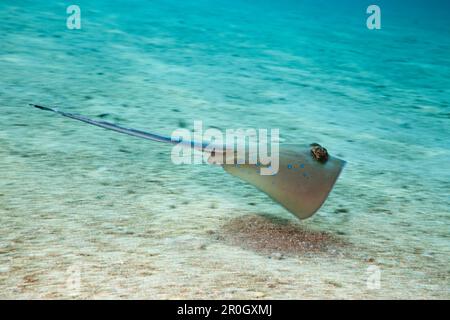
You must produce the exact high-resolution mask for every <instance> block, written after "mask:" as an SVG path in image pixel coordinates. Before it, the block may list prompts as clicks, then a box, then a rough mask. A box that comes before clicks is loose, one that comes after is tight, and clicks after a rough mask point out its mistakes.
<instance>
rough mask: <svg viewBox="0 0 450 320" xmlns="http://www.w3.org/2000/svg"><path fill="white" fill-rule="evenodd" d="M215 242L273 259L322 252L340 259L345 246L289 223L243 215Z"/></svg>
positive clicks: (332, 237)
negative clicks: (225, 243)
mask: <svg viewBox="0 0 450 320" xmlns="http://www.w3.org/2000/svg"><path fill="white" fill-rule="evenodd" d="M216 235H217V239H218V240H222V241H225V242H227V243H229V244H231V245H236V246H240V247H242V248H244V249H247V250H252V251H256V252H259V253H263V254H269V255H270V256H271V257H274V258H278V259H279V258H281V257H283V256H284V255H288V256H298V255H306V254H310V253H313V254H317V253H325V254H329V255H333V256H342V255H343V248H344V247H345V246H347V245H348V244H346V243H345V242H344V241H343V240H342V239H340V238H339V237H337V236H336V235H333V234H331V233H328V232H325V231H317V230H312V229H310V228H307V227H305V226H302V225H301V224H300V223H297V222H293V221H291V220H286V219H281V218H276V217H270V216H262V215H245V216H242V217H238V218H234V219H231V220H229V221H228V222H227V223H226V224H224V225H223V227H222V229H221V230H220V231H219V232H218V233H217V234H216Z"/></svg>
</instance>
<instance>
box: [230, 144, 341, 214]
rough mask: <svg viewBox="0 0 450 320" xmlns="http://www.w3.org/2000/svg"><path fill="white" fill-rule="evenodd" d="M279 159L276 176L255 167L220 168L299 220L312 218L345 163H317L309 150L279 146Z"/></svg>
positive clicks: (252, 165) (339, 160) (241, 165)
mask: <svg viewBox="0 0 450 320" xmlns="http://www.w3.org/2000/svg"><path fill="white" fill-rule="evenodd" d="M283 149H284V150H283ZM279 159H280V160H279V170H278V173H277V174H275V175H270V176H268V175H261V174H260V167H259V166H257V165H255V164H240V165H235V164H225V165H223V168H224V169H225V170H226V171H227V172H228V173H230V174H232V175H234V176H237V177H239V178H241V179H242V180H245V181H247V182H249V183H251V184H252V185H254V186H255V187H257V188H258V189H259V190H261V191H263V192H265V193H266V194H268V195H269V196H270V197H271V198H272V199H273V200H275V201H276V202H278V203H280V204H281V205H282V206H284V207H285V208H286V209H287V210H289V211H290V212H292V213H293V214H295V215H296V216H297V217H298V218H300V219H306V218H308V217H310V216H312V215H313V214H314V213H315V212H316V211H317V210H318V209H319V208H320V206H321V205H322V204H323V203H324V202H325V200H326V198H327V197H328V194H329V193H330V191H331V189H332V188H333V185H334V183H335V182H336V180H337V178H338V177H339V174H340V172H341V170H342V168H343V167H344V165H345V161H343V160H341V159H338V158H334V157H331V156H330V157H329V158H328V161H327V162H326V163H321V162H319V161H317V160H316V159H314V157H312V156H311V151H310V148H309V147H304V148H301V147H300V148H291V147H286V146H285V147H284V148H283V146H281V145H280V156H279Z"/></svg>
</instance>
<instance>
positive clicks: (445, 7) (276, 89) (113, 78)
mask: <svg viewBox="0 0 450 320" xmlns="http://www.w3.org/2000/svg"><path fill="white" fill-rule="evenodd" d="M70 4H72V3H66V2H63V1H58V2H53V3H44V2H36V1H21V2H20V4H19V3H18V2H16V1H2V2H1V3H0V108H1V109H0V110H1V114H0V178H1V181H0V222H1V223H0V241H1V246H0V258H1V259H2V260H1V265H2V269H0V271H1V274H0V277H1V279H2V280H3V281H1V282H0V287H1V291H2V292H3V295H4V296H5V297H21V296H22V297H23V296H29V297H36V296H40V297H42V296H43V297H61V296H62V297H65V296H66V295H65V294H64V293H55V292H60V291H58V290H56V289H55V286H58V284H59V283H60V282H61V281H62V282H64V281H63V280H61V279H62V276H61V277H60V276H58V275H54V276H48V275H46V274H42V272H43V270H46V269H49V268H50V269H55V270H58V268H60V269H61V270H65V268H67V267H68V266H70V265H71V263H72V262H73V261H79V260H80V259H81V260H83V259H84V260H83V261H85V263H87V264H90V265H97V266H103V268H108V266H111V268H113V267H112V266H114V264H111V261H119V260H120V259H122V260H123V259H129V260H130V261H128V264H129V266H133V267H129V270H141V269H144V268H145V266H140V265H139V264H138V261H139V263H143V261H147V260H146V259H150V258H149V255H148V250H154V252H153V251H152V254H153V256H152V257H153V258H152V260H151V261H150V260H149V261H147V262H148V264H147V265H146V266H147V267H148V265H149V264H151V263H153V264H154V265H153V266H152V268H153V269H152V270H155V271H154V273H153V275H152V277H153V278H152V279H153V280H152V281H150V282H149V283H148V284H147V285H146V287H145V288H146V289H145V290H147V291H145V290H144V289H143V288H141V287H138V286H137V285H136V286H134V285H133V283H128V284H124V283H119V282H117V281H118V280H117V281H116V280H115V279H118V278H120V275H118V274H115V273H114V272H115V271H114V270H116V269H111V270H110V273H111V274H108V273H102V272H101V271H95V268H91V269H90V270H91V271H90V273H89V276H91V278H89V277H88V276H86V277H87V278H89V279H91V280H92V283H95V284H97V286H98V283H105V284H104V286H105V287H102V288H101V289H98V290H99V292H100V293H98V292H97V291H96V290H94V289H92V288H91V289H89V290H88V289H85V291H83V294H84V296H86V297H93V296H94V295H96V294H98V295H99V296H100V297H103V296H107V297H110V296H114V297H117V296H120V297H130V296H131V297H133V296H134V297H145V296H146V295H145V292H147V293H148V292H153V294H154V295H155V297H162V298H167V297H171V296H172V295H173V294H172V293H173V292H178V291H177V290H176V286H175V287H174V288H173V289H170V288H169V289H168V288H164V289H162V288H161V287H160V285H161V283H164V282H168V283H171V281H172V280H173V281H174V283H175V282H176V283H179V281H180V279H179V277H180V272H182V271H181V270H184V271H183V272H186V273H187V274H188V275H196V276H198V277H200V279H203V280H204V283H207V281H206V280H205V279H204V278H202V276H201V275H203V274H208V273H209V272H211V264H206V263H207V262H208V261H209V262H211V261H213V260H214V259H217V258H213V257H215V256H216V255H215V254H214V252H221V256H223V257H232V256H233V255H234V254H235V252H236V250H238V249H236V248H235V247H230V246H226V245H225V244H220V243H219V244H215V246H216V247H214V248H213V249H211V250H213V251H211V252H210V251H207V252H206V256H204V255H205V253H199V252H198V251H199V250H190V251H189V252H185V251H177V250H182V249H180V247H183V246H184V243H183V245H181V246H180V245H179V242H177V241H182V240H179V238H178V237H180V236H183V237H185V236H186V237H192V238H189V241H187V242H189V243H190V244H192V243H198V242H200V243H201V242H202V241H208V237H207V236H205V234H204V231H205V230H206V229H208V228H212V229H215V228H219V227H220V224H221V223H223V222H225V221H227V219H231V218H233V217H238V216H240V215H246V214H260V213H264V214H271V215H275V216H281V217H284V218H286V219H291V218H292V217H291V216H290V214H289V213H287V212H286V211H285V210H283V209H282V208H280V207H279V206H278V205H276V204H274V203H273V202H272V201H271V200H270V199H268V198H267V197H266V196H265V195H262V194H260V193H258V192H257V191H256V190H254V189H253V188H252V187H249V186H247V185H245V184H243V183H242V182H240V181H237V180H236V179H234V178H233V177H230V176H227V175H226V174H225V173H223V172H222V171H221V170H220V169H219V168H213V167H208V166H191V167H189V166H188V167H186V166H181V167H174V166H172V165H171V163H170V148H166V147H161V146H159V145H157V144H154V143H151V142H145V141H141V140H138V139H133V138H130V137H126V136H121V135H118V134H115V133H112V132H106V131H102V130H101V129H98V128H91V127H88V126H86V125H83V124H80V123H74V122H71V121H70V120H66V119H60V118H57V117H52V116H51V115H49V114H47V113H44V112H39V111H37V110H33V109H32V108H30V107H29V106H27V104H28V103H38V104H42V105H49V106H55V105H56V106H59V107H60V108H62V109H65V110H68V111H70V112H76V113H81V114H85V115H88V116H92V117H96V116H99V115H102V114H103V115H104V116H105V118H106V120H109V121H114V122H118V123H121V124H124V125H128V126H132V127H136V128H140V129H144V130H149V131H155V132H159V133H162V134H169V135H170V133H171V132H172V131H173V130H174V129H176V128H178V127H180V126H182V127H184V126H186V127H188V128H192V126H193V121H194V120H202V121H203V122H204V125H205V126H206V127H217V128H220V129H226V128H240V127H242V128H246V127H250V128H255V127H256V128H280V133H281V138H282V140H283V141H284V142H286V143H300V144H304V143H310V142H318V143H321V144H323V145H324V146H326V147H327V149H328V150H329V152H330V153H331V154H333V155H336V156H338V157H340V158H343V159H345V160H346V161H347V162H348V165H347V167H346V168H345V170H344V173H343V174H342V176H341V178H340V179H339V180H338V183H337V185H336V187H335V189H334V190H333V192H332V194H331V195H330V198H329V199H328V201H327V202H326V203H325V205H324V207H323V208H322V209H321V211H319V212H318V213H317V214H316V215H315V216H314V218H312V219H310V220H306V221H305V222H302V223H304V224H306V225H308V226H310V227H312V228H315V229H319V230H326V231H330V232H331V233H334V234H339V235H341V236H342V237H343V238H344V239H345V240H346V241H348V242H350V243H352V244H354V245H357V246H359V247H358V250H355V251H358V253H357V254H356V253H355V256H352V257H351V258H348V259H346V260H345V261H344V259H343V260H342V261H338V262H336V261H335V260H333V261H329V260H328V259H322V260H320V258H311V257H310V258H304V259H303V260H302V261H303V263H305V265H303V266H302V267H300V266H299V265H298V263H297V262H298V260H295V259H294V258H292V259H291V258H289V259H286V260H282V261H281V262H277V263H283V261H284V265H283V266H282V268H285V269H286V270H288V272H286V274H289V276H292V277H293V278H294V279H290V278H289V279H285V278H283V277H285V276H284V273H282V272H281V271H280V273H276V272H275V271H274V270H275V269H276V268H278V267H280V266H279V265H270V267H269V266H267V267H265V266H266V263H265V262H264V261H265V260H261V259H263V258H261V256H260V255H258V254H255V255H251V256H250V257H249V258H248V259H249V261H250V262H247V263H254V264H255V265H256V266H257V267H254V266H253V265H252V268H254V270H255V271H254V272H256V273H258V274H267V276H268V277H269V276H270V277H274V278H277V277H279V278H280V279H282V280H283V279H284V280H286V281H287V282H288V283H290V284H291V285H292V286H293V287H296V288H298V287H299V286H300V287H301V285H302V284H304V283H303V282H301V281H306V282H307V280H305V279H311V278H315V277H320V276H323V275H324V274H327V276H328V277H331V278H333V277H335V278H336V279H337V280H336V281H341V282H342V283H343V285H342V286H337V287H336V288H335V287H333V288H331V289H330V288H329V287H326V285H323V284H321V283H315V286H314V287H315V288H316V289H317V290H316V291H315V292H307V293H304V292H299V291H295V290H294V289H292V288H291V287H289V286H288V285H279V286H278V287H276V288H275V289H274V288H273V287H272V288H271V289H269V288H266V287H264V285H263V284H261V285H260V286H259V287H258V286H256V288H253V289H254V291H257V292H263V293H264V292H265V294H266V295H267V296H269V297H275V298H277V297H289V298H290V297H292V298H295V297H316V296H318V297H352V296H353V295H357V296H363V297H364V296H367V297H402V296H403V297H446V298H448V297H449V283H450V282H449V276H450V270H449V267H448V266H449V262H450V261H449V247H450V239H449V237H450V233H449V223H450V215H449V214H450V209H449V208H450V196H449V195H450V193H449V190H450V143H449V141H450V122H449V120H450V92H449V90H450V23H449V12H450V11H449V9H450V6H449V3H448V2H447V1H376V4H378V5H379V6H380V7H381V14H382V29H381V30H368V29H367V27H366V18H367V16H368V15H367V14H366V12H365V11H366V8H367V6H368V5H370V4H372V1H339V2H337V1H335V2H333V3H331V1H190V2H188V1H137V0H135V1H77V2H76V4H77V5H79V6H80V8H81V19H82V20H81V21H82V22H81V23H82V29H81V30H69V29H67V28H66V17H67V14H66V12H65V11H66V7H67V6H68V5H70ZM246 198H251V201H248V199H246ZM211 203H214V205H213V206H210V204H211ZM255 204H256V205H255ZM211 208H215V209H214V210H212V209H211ZM121 219H125V220H121ZM127 219H128V220H127ZM118 221H119V222H120V221H122V222H123V221H125V222H123V224H120V223H119V222H118ZM118 223H119V225H117V224H118ZM120 228H125V229H126V230H125V231H124V232H125V235H124V234H111V232H116V231H115V230H118V229H120ZM111 230H113V231H111ZM139 230H140V231H142V232H144V233H145V232H146V231H145V230H153V231H154V232H155V236H154V237H150V238H148V239H147V238H145V239H146V240H145V241H148V242H144V243H141V242H139V241H144V240H142V239H144V238H142V237H137V236H136V237H132V236H131V237H130V236H127V234H126V232H131V233H135V234H139V232H140V231H139ZM122 237H125V238H126V239H125V238H122ZM93 239H94V240H95V241H99V242H100V243H102V245H99V244H97V245H92V241H94V240H93ZM161 239H164V241H163V240H161ZM168 239H169V240H170V239H172V240H173V242H170V241H169V240H168ZM174 239H175V240H174ZM182 239H184V238H182ZM95 241H94V242H95ZM183 241H184V240H183ZM108 246H114V247H108ZM124 246H126V247H125V248H124ZM43 248H45V250H44V249H43ZM191 249H192V248H191ZM83 250H87V251H89V252H88V253H86V252H84V251H83ZM127 250H129V251H131V252H133V254H132V255H131V257H130V256H129V257H128V258H124V256H126V253H127ZM140 250H142V251H140ZM239 250H240V249H239ZM47 251H48V252H47ZM200 251H201V250H200ZM36 252H40V253H41V255H42V256H40V257H38V258H37V257H34V256H33V255H35V254H36ZM164 252H166V254H165V253H164ZM167 252H171V254H167ZM202 252H203V251H202ZM128 253H129V252H128ZM111 256H114V257H115V258H111ZM89 257H95V258H89ZM155 257H156V258H155ZM367 257H369V258H374V259H375V260H376V261H377V263H378V264H379V265H381V266H382V268H384V269H383V270H386V271H385V273H384V274H383V277H385V279H387V280H386V282H385V283H386V284H385V287H383V288H382V290H381V291H377V292H367V291H365V289H364V288H365V287H364V285H359V284H357V283H356V284H355V283H353V282H352V280H351V279H360V281H361V283H363V282H364V276H365V268H366V267H367V266H366V264H365V262H364V259H366V258H367ZM110 258H111V259H112V260H108V259H110ZM89 259H91V260H89ZM92 259H94V260H92ZM211 259H212V260H211ZM305 259H306V260H305ZM308 259H309V260H308ZM316 259H319V264H320V265H321V266H323V267H322V268H323V269H322V272H318V273H315V272H316V271H317V270H316V269H315V268H316V266H317V263H318V262H317V260H316ZM122 260H120V261H122ZM198 260H202V261H206V262H204V263H205V264H203V265H200V266H197V265H196V266H197V267H196V268H199V269H196V268H194V267H192V266H193V265H195V264H196V263H197V264H198V263H200V262H198ZM369 260H370V261H372V260H371V259H369ZM214 261H215V260H214ZM209 262H208V263H209ZM216 262H217V261H216ZM183 263H184V264H185V265H184V266H183ZM211 263H212V262H211ZM270 263H274V262H270ZM186 264H187V265H189V266H190V267H186ZM336 265H338V267H336ZM232 266H233V265H232ZM232 266H231V267H229V269H227V270H222V269H220V270H221V272H222V273H223V274H235V273H233V272H235V271H236V270H235V269H233V267H232ZM244 267H245V266H242V265H239V264H238V265H236V268H244ZM215 268H217V266H216V267H215ZM249 268H250V267H249ZM280 268H281V267H280ZM327 268H328V269H327ZM334 268H338V269H339V270H340V273H339V274H335V275H334V276H332V275H331V273H327V272H326V271H324V270H333V269H334ZM358 268H359V269H358ZM100 269H101V268H100ZM101 270H104V269H101ZM164 270H167V271H166V272H164ZM280 270H281V269H280ZM305 270H306V271H305ZM355 270H360V271H355ZM61 272H62V271H61ZM130 272H131V271H130ZM246 272H248V271H246ZM330 272H331V271H330ZM354 272H359V273H357V274H355V273H354ZM30 274H32V275H33V276H34V277H35V278H36V279H37V280H36V281H35V282H32V283H31V284H26V285H23V286H20V285H19V284H21V283H23V282H24V281H25V280H23V279H26V277H27V276H29V275H30ZM132 274H133V275H134V276H136V273H132ZM217 274H220V272H219V271H218V272H217ZM295 275H297V276H295ZM300 275H303V276H301V277H300ZM171 277H173V279H172V278H171ZM177 277H178V278H177ZM217 277H219V276H217ZM358 277H359V278H358ZM219 278H220V277H219ZM171 279H172V280H171ZM183 279H184V278H183ZM236 279H240V280H239V281H238V280H236V282H235V283H234V282H231V284H230V283H228V282H225V280H223V281H222V280H220V279H219V280H220V281H219V280H218V279H217V278H216V279H213V280H212V281H213V282H214V281H216V283H219V284H217V287H216V289H215V291H214V290H211V287H209V286H208V285H207V284H204V285H202V286H201V287H202V288H203V289H204V291H201V290H200V291H198V292H197V291H195V290H194V291H189V290H188V291H187V292H185V293H183V294H181V296H182V297H204V296H209V295H208V294H206V293H205V292H209V294H213V293H214V294H217V296H214V295H213V296H212V297H222V296H223V294H224V293H223V292H222V291H221V290H222V289H223V290H225V289H224V288H228V287H230V286H234V287H237V288H248V287H250V286H251V285H254V283H255V281H253V280H251V279H250V278H248V277H247V278H245V277H244V278H242V277H241V278H240V277H239V276H236ZM242 279H244V280H242ZM361 279H362V280H361ZM136 281H137V280H136ZM177 281H178V282H177ZM186 281H188V280H186ZM205 281H206V282H205ZM221 281H222V282H221ZM280 281H281V280H280ZM25 282H26V281H25ZM86 282H89V281H88V280H86ZM319 282H320V281H319ZM33 283H34V284H33ZM145 283H146V282H145ZM155 283H156V284H155ZM108 284H109V286H110V287H108ZM328 285H329V284H328ZM52 286H53V287H52ZM186 286H188V285H186ZM17 288H19V289H17ZM113 288H116V289H113ZM117 288H121V289H120V290H119V289H117ZM361 288H362V289H361ZM55 290H56V291H55ZM114 290H116V291H114ZM330 290H331V291H330ZM202 292H203V293H202ZM211 292H213V293H211ZM236 292H237V293H232V294H231V297H238V298H239V297H252V296H251V295H250V296H249V295H247V294H246V293H245V292H243V291H239V290H237V291H236ZM82 296H83V295H82Z"/></svg>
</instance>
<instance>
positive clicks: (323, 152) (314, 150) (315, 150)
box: [310, 143, 328, 163]
mask: <svg viewBox="0 0 450 320" xmlns="http://www.w3.org/2000/svg"><path fill="white" fill-rule="evenodd" d="M310 146H311V154H312V156H313V157H314V159H316V160H317V161H319V162H322V163H325V162H327V160H328V151H327V149H325V148H324V147H322V146H321V145H320V144H318V143H311V144H310Z"/></svg>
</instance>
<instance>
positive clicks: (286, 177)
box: [32, 104, 345, 219]
mask: <svg viewBox="0 0 450 320" xmlns="http://www.w3.org/2000/svg"><path fill="white" fill-rule="evenodd" d="M32 106H34V107H36V108H39V109H42V110H46V111H51V112H54V113H57V114H59V115H62V116H64V117H68V118H71V119H75V120H78V121H82V122H85V123H88V124H91V125H94V126H98V127H102V128H105V129H109V130H113V131H116V132H120V133H124V134H128V135H131V136H135V137H139V138H143V139H148V140H152V141H157V142H163V143H170V144H184V145H185V146H186V147H189V148H193V149H196V150H199V151H201V152H208V153H209V154H208V156H209V159H208V162H210V163H215V162H216V161H215V159H216V157H218V156H219V155H218V154H216V152H215V149H214V148H207V146H208V144H207V143H201V142H196V141H180V140H174V139H172V138H171V137H167V136H163V135H159V134H155V133H150V132H145V131H141V130H136V129H131V128H125V127H122V126H119V125H116V124H114V123H111V122H107V121H100V120H94V119H90V118H87V117H85V116H82V115H78V114H73V113H68V112H64V111H60V110H58V109H55V108H48V107H43V106H39V105H35V104H32ZM218 150H223V151H222V152H221V154H220V156H223V157H225V158H229V157H232V158H233V159H234V160H236V161H234V162H233V161H223V164H220V165H221V166H222V167H223V168H224V170H225V171H226V172H228V173H229V174H231V175H233V176H236V177H239V178H240V179H242V180H244V181H246V182H248V183H250V184H252V185H253V186H255V187H256V188H257V189H259V190H261V191H262V192H264V193H266V194H267V195H268V196H269V197H270V198H272V199H273V200H274V201H276V202H277V203H279V204H280V205H282V206H283V207H284V208H285V209H287V210H288V211H290V212H291V213H293V214H294V215H295V216H297V217H298V218H299V219H306V218H308V217H311V216H312V215H313V214H314V213H315V212H316V211H317V210H319V208H320V207H321V206H322V204H323V203H324V202H325V200H326V199H327V197H328V195H329V193H330V192H331V189H332V188H333V186H334V184H335V182H336V180H337V178H338V177H339V174H340V173H341V171H342V169H343V167H344V165H345V161H344V160H341V159H339V158H336V157H332V156H331V155H329V154H328V152H327V150H326V149H325V148H323V147H322V146H320V145H319V144H317V143H312V144H310V145H304V146H301V145H296V144H287V145H280V147H279V168H278V171H277V173H276V174H273V175H261V174H260V172H259V170H258V169H259V166H260V164H258V163H256V164H250V163H243V164H239V163H238V161H237V160H238V159H237V158H236V157H237V155H236V152H235V151H234V150H231V149H227V148H226V147H225V148H223V149H219V148H218ZM247 159H248V157H247ZM230 162H231V163H230Z"/></svg>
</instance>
